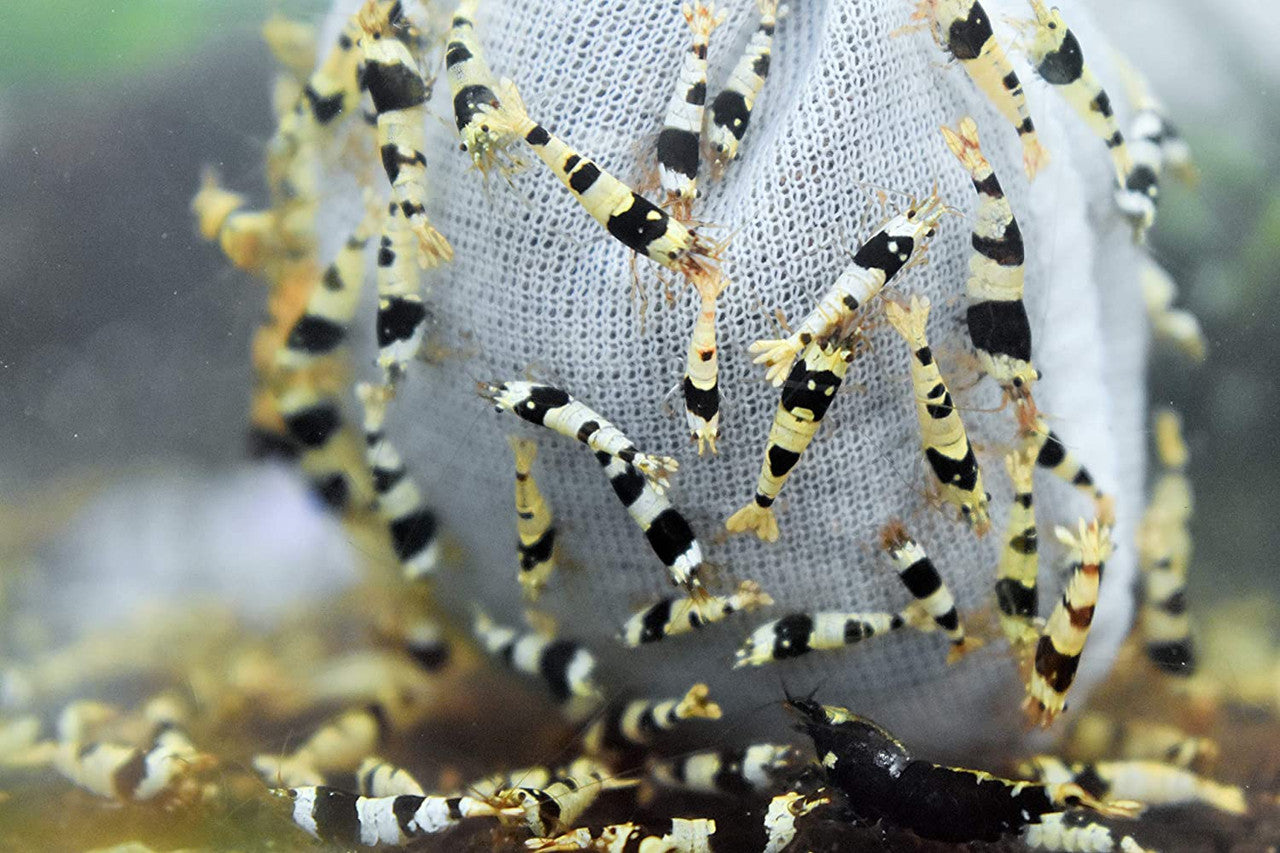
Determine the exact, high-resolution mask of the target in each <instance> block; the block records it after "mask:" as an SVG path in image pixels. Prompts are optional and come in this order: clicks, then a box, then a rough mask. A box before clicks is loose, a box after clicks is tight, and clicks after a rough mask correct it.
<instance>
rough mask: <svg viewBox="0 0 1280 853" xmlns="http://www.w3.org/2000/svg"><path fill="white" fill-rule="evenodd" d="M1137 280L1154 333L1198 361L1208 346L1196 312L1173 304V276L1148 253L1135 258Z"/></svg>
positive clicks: (1203, 355) (1176, 291)
mask: <svg viewBox="0 0 1280 853" xmlns="http://www.w3.org/2000/svg"><path fill="white" fill-rule="evenodd" d="M1139 264H1140V268H1139V270H1138V282H1139V284H1141V285H1142V300H1143V302H1145V303H1146V306H1147V321H1148V322H1149V323H1150V324H1151V330H1152V331H1153V332H1154V333H1155V335H1156V337H1158V338H1164V339H1165V340H1167V341H1169V342H1171V343H1172V344H1173V345H1174V346H1176V347H1177V348H1178V349H1180V350H1182V352H1183V353H1185V354H1186V355H1187V357H1188V358H1190V359H1191V360H1192V361H1195V362H1202V361H1204V359H1205V355H1206V353H1207V351H1208V349H1209V342H1208V341H1207V340H1206V339H1205V336H1204V331H1203V330H1202V329H1201V328H1200V321H1199V320H1197V319H1196V315H1194V314H1192V313H1191V312H1190V311H1187V310H1185V309H1182V308H1174V307H1173V303H1174V300H1176V299H1177V298H1178V285H1177V284H1176V283H1175V282H1174V280H1173V277H1172V276H1171V275H1169V273H1168V272H1167V271H1166V270H1165V269H1164V268H1162V267H1161V266H1160V265H1159V264H1157V263H1156V262H1155V261H1153V260H1152V259H1151V258H1149V257H1145V256H1144V257H1143V258H1141V259H1140V260H1139Z"/></svg>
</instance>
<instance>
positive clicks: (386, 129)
mask: <svg viewBox="0 0 1280 853" xmlns="http://www.w3.org/2000/svg"><path fill="white" fill-rule="evenodd" d="M395 8H398V7H395ZM360 25H361V26H362V27H363V28H364V35H363V37H362V38H361V39H360V47H361V50H362V52H363V56H364V81H365V84H366V85H367V86H368V88H369V95H370V96H371V97H372V98H373V106H374V109H375V110H376V111H377V114H378V152H379V154H380V156H381V159H382V166H383V169H384V170H385V171H386V173H387V180H388V181H389V182H390V183H391V197H392V199H393V200H394V201H395V203H396V204H397V205H399V207H400V210H401V212H402V213H403V214H404V216H405V218H406V219H407V220H408V222H409V226H410V227H411V228H412V229H413V233H414V234H415V235H416V236H417V238H418V265H419V266H421V267H423V268H429V267H433V266H436V265H437V264H439V263H441V262H444V261H449V260H452V259H453V247H452V246H450V245H449V241H448V240H446V239H445V238H444V236H443V235H442V234H441V233H440V232H439V231H437V230H436V229H435V228H434V227H432V225H431V223H430V222H429V221H428V220H427V207H426V202H427V158H426V155H425V154H423V149H425V148H426V145H427V138H426V133H427V131H426V101H427V98H428V97H430V95H431V85H430V83H429V82H428V81H427V80H425V79H424V78H423V76H422V73H421V72H420V71H419V70H418V61H417V60H416V59H415V58H414V56H413V54H412V53H410V51H409V48H408V47H407V46H406V45H405V44H404V42H402V41H400V40H399V39H397V38H395V28H396V27H398V26H402V25H403V22H401V21H398V20H395V21H393V20H390V19H389V17H388V15H387V13H386V11H385V10H380V9H379V7H378V4H377V3H376V2H375V0H369V2H368V3H367V4H366V6H365V8H364V10H363V11H362V12H361V14H360Z"/></svg>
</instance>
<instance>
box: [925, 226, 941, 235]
mask: <svg viewBox="0 0 1280 853" xmlns="http://www.w3.org/2000/svg"><path fill="white" fill-rule="evenodd" d="M937 233H938V232H937V230H936V229H934V228H930V229H929V230H928V231H926V232H924V236H925V237H932V236H933V235H934V234H937Z"/></svg>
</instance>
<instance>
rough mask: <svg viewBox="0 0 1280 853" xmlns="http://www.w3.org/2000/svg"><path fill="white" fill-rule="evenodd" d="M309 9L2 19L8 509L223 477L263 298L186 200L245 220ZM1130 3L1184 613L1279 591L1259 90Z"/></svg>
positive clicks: (156, 9)
mask: <svg viewBox="0 0 1280 853" xmlns="http://www.w3.org/2000/svg"><path fill="white" fill-rule="evenodd" d="M327 5H328V4H327V3H325V2H322V0H313V1H312V2H290V3H284V2H281V3H274V4H267V3H261V2H253V1H252V0H219V2H212V0H206V2H195V0H130V2H117V3H108V2H102V0H77V2H61V3H52V4H35V3H16V2H15V3H5V4H4V12H3V16H2V17H3V24H4V26H3V27H2V28H0V258H3V264H0V324H3V325H2V328H3V333H2V334H0V376H2V377H3V381H2V382H0V411H4V412H5V413H6V416H5V417H4V418H0V493H2V494H3V495H4V502H5V503H8V504H11V505H12V504H14V503H21V502H23V501H24V500H25V496H26V495H29V494H31V493H32V491H33V490H39V489H40V487H41V486H42V485H47V484H49V483H53V482H60V480H57V479H56V478H59V477H61V476H62V475H67V474H71V475H72V476H73V477H78V476H81V474H82V472H84V471H88V470H93V471H105V472H107V473H108V474H109V475H115V474H119V473H121V472H124V471H130V470H137V469H138V468H155V467H162V466H165V465H178V466H185V467H186V468H194V470H196V471H218V470H223V469H225V468H227V467H229V466H231V465H233V464H236V463H238V462H240V461H241V460H242V459H243V444H244V442H243V423H244V408H245V403H246V401H247V397H248V381H249V370H248V356H247V352H248V342H249V337H250V334H251V332H252V329H253V327H254V325H255V323H256V322H257V321H258V319H259V317H260V316H261V312H262V310H263V307H262V303H263V299H262V297H263V293H262V289H261V286H260V285H259V284H258V283H256V282H254V281H252V280H250V279H248V278H246V277H244V276H241V275H239V274H236V273H234V272H232V271H229V270H228V267H227V265H226V264H225V263H224V262H223V259H222V258H221V256H220V255H219V253H218V251H217V249H216V247H214V246H212V245H208V244H205V243H203V242H201V241H200V240H199V239H198V237H197V235H196V234H195V231H194V226H193V224H192V220H191V217H190V215H189V212H188V204H189V200H190V197H191V194H192V193H193V191H194V189H195V187H196V183H197V179H198V176H199V173H200V170H201V168H202V167H203V166H205V165H208V164H212V165H214V166H217V167H218V168H219V169H220V171H221V173H222V175H223V177H224V179H225V181H226V183H227V184H228V185H229V186H231V187H233V188H236V189H238V190H242V191H244V192H246V193H247V194H248V195H249V196H250V198H251V201H252V202H253V203H258V202H261V201H262V198H261V188H262V175H261V166H260V164H261V152H262V147H263V145H264V143H265V141H266V139H267V137H268V135H269V133H270V130H271V116H270V112H269V103H268V99H269V92H270V80H271V78H272V74H273V66H272V62H271V60H270V57H269V56H268V54H267V52H266V49H265V47H264V46H263V45H262V43H261V40H260V39H259V38H258V29H259V27H260V24H261V22H262V20H264V19H265V18H266V16H267V15H268V14H269V13H270V12H271V11H282V12H285V13H287V14H290V15H294V16H297V17H301V18H304V19H308V20H312V21H316V22H317V23H318V22H319V19H320V17H321V16H322V13H323V10H324V8H326V7H327ZM1227 6H1236V7H1239V9H1243V10H1245V11H1243V12H1238V13H1237V17H1241V18H1242V20H1245V21H1246V23H1247V22H1248V19H1247V17H1244V16H1247V15H1248V14H1250V13H1248V12H1247V6H1248V4H1239V3H1228V4H1226V6H1222V7H1220V6H1218V5H1215V4H1209V3H1207V2H1192V0H1183V2H1180V3H1174V4H1170V5H1166V6H1162V7H1160V8H1161V9H1163V10H1170V9H1178V10H1180V12H1181V13H1182V17H1183V18H1184V19H1186V20H1187V21H1189V22H1191V24H1192V25H1193V26H1194V22H1196V21H1197V20H1200V19H1201V18H1200V14H1201V11H1202V10H1208V9H1210V8H1213V9H1215V10H1218V9H1222V8H1226V7H1227ZM1141 8H1145V9H1147V10H1148V11H1149V10H1150V9H1151V8H1152V7H1151V5H1150V4H1138V6H1137V7H1135V9H1138V10H1139V11H1134V10H1130V11H1128V12H1127V13H1118V14H1119V17H1118V19H1117V23H1116V30H1115V31H1114V32H1115V37H1116V40H1117V42H1118V43H1124V42H1125V40H1126V39H1127V38H1128V37H1130V36H1133V37H1134V39H1135V54H1134V58H1135V60H1136V62H1137V64H1138V65H1139V66H1140V67H1143V68H1144V70H1146V71H1147V72H1148V73H1149V74H1151V76H1152V77H1153V78H1154V83H1155V85H1156V88H1157V90H1158V91H1159V92H1160V93H1161V95H1162V96H1163V97H1164V98H1165V99H1166V100H1167V101H1168V102H1169V103H1170V106H1171V108H1172V109H1171V112H1172V114H1173V116H1174V118H1175V120H1176V121H1178V122H1179V124H1180V125H1181V127H1182V130H1183V131H1184V133H1185V135H1186V136H1187V138H1188V139H1189V140H1190V142H1191V144H1192V147H1193V150H1194V152H1195V155H1196V158H1197V161H1198V164H1199V167H1200V169H1201V173H1202V180H1201V184H1200V186H1199V187H1198V188H1196V189H1194V190H1192V189H1187V188H1184V187H1181V186H1178V185H1175V184H1173V183H1172V182H1167V184H1166V187H1165V195H1164V198H1163V199H1162V202H1161V206H1160V216H1159V223H1158V226H1157V228H1156V230H1155V232H1154V237H1153V243H1152V251H1153V253H1154V254H1155V256H1156V258H1157V259H1158V260H1159V261H1160V262H1161V263H1162V264H1163V265H1164V266H1165V267H1166V268H1168V269H1169V270H1170V272H1172V273H1173V275H1174V277H1175V278H1176V279H1177V280H1178V281H1179V283H1180V285H1181V287H1182V297H1181V302H1182V304H1183V305H1185V306H1186V307H1188V308H1190V309H1191V310H1192V311H1194V312H1195V313H1196V314H1197V315H1198V316H1199V317H1200V319H1201V321H1202V322H1203V324H1204V327H1205V330H1206V332H1207V334H1208V337H1209V340H1210V356H1209V360H1208V362H1207V364H1205V365H1203V366H1192V365H1189V364H1187V363H1186V362H1185V361H1184V360H1182V359H1181V357H1180V356H1179V355H1178V354H1177V353H1175V352H1172V351H1170V350H1169V349H1167V348H1165V347H1163V346H1157V347H1156V349H1155V350H1154V352H1153V359H1152V370H1151V384H1150V388H1149V396H1150V398H1151V400H1152V402H1153V404H1157V403H1158V404H1172V405H1173V406H1174V407H1175V408H1177V409H1178V410H1179V411H1181V412H1182V413H1183V414H1184V416H1185V418H1186V424H1187V432H1188V439H1189V441H1190V444H1191V448H1192V454H1193V455H1192V475H1193V480H1194V482H1195V486H1196V493H1197V502H1198V512H1197V514H1196V517H1195V520H1194V522H1193V525H1194V532H1195V535H1196V543H1197V558H1196V560H1195V563H1194V569H1193V578H1192V586H1193V590H1194V596H1195V598H1196V599H1199V600H1206V599H1211V598H1217V597H1221V596H1226V595H1235V594H1238V593H1240V592H1246V591H1251V590H1252V591H1258V592H1264V591H1265V592H1266V593H1267V594H1268V595H1270V596H1273V597H1274V596H1276V595H1277V590H1280V580H1278V578H1280V573H1278V572H1277V570H1276V566H1275V555H1276V554H1277V553H1280V526H1278V525H1277V524H1276V520H1275V519H1276V510H1275V508H1274V507H1275V503H1276V499H1277V497H1278V496H1280V489H1277V484H1280V461H1278V460H1280V454H1277V452H1276V447H1277V444H1278V442H1277V427H1278V426H1280V418H1277V415H1276V413H1277V409H1278V408H1280V399H1278V398H1277V388H1276V379H1275V377H1276V372H1277V369H1278V368H1280V335H1278V334H1277V321H1276V319H1275V318H1276V308H1275V305H1276V299H1277V295H1278V294H1277V287H1276V281H1277V270H1280V169H1278V168H1277V166H1278V165H1280V150H1277V149H1278V146H1280V109H1277V106H1276V104H1277V100H1276V98H1275V97H1274V85H1275V83H1276V72H1275V69H1274V67H1271V66H1267V65H1264V64H1262V63H1260V62H1258V63H1255V62H1252V61H1251V60H1250V58H1249V54H1248V52H1247V51H1243V50H1237V49H1236V36H1235V35H1233V33H1235V32H1238V28H1236V29H1235V30H1233V29H1232V26H1230V25H1229V24H1230V22H1228V23H1227V24H1224V25H1223V26H1222V27H1221V29H1220V30H1218V29H1215V28H1205V29H1203V30H1199V29H1195V30H1193V31H1194V32H1195V34H1196V37H1197V38H1198V39H1200V41H1198V42H1197V50H1200V51H1201V53H1200V54H1199V55H1197V56H1196V57H1195V62H1196V63H1198V65H1193V64H1191V60H1190V59H1188V58H1187V56H1186V55H1185V54H1184V53H1183V52H1182V51H1180V50H1178V49H1172V50H1165V49H1164V45H1162V44H1161V41H1160V40H1161V35H1160V33H1159V31H1158V30H1157V31H1155V32H1153V31H1152V30H1151V29H1149V27H1150V21H1151V20H1152V17H1151V15H1150V14H1143V13H1141V11H1140V9H1141ZM1162 15H1163V12H1162ZM1165 17H1169V16H1165ZM1174 18H1176V16H1173V17H1172V18H1170V19H1174ZM1143 27H1146V28H1147V29H1145V30H1144V31H1142V32H1141V39H1138V38H1137V34H1138V32H1139V28H1143ZM87 33H92V34H93V37H92V38H86V37H84V35H85V34H87ZM1273 34H1274V30H1273ZM1143 50H1145V51H1146V53H1147V54H1148V56H1144V55H1143V52H1142V51H1143ZM1169 53H1172V54H1174V56H1173V57H1172V58H1170V57H1169V56H1168V55H1167V54H1169ZM1148 58H1152V59H1154V60H1156V61H1154V62H1153V63H1151V64H1148V63H1147V62H1145V61H1144V60H1146V59H1148ZM1162 62H1163V67H1162ZM1213 63H1217V65H1215V66H1213V67H1214V68H1215V70H1216V73H1217V76H1216V77H1214V76H1213V75H1209V78H1210V79H1211V81H1212V85H1214V86H1216V87H1217V90H1215V91H1214V92H1213V93H1211V94H1213V97H1211V98H1206V97H1204V94H1203V89H1204V86H1205V81H1204V80H1203V79H1200V80H1199V81H1198V82H1199V86H1200V89H1201V93H1200V95H1199V96H1197V95H1196V92H1195V91H1194V90H1195V88H1196V87H1195V86H1194V85H1188V86H1185V87H1184V85H1183V83H1184V82H1186V83H1192V82H1195V81H1194V80H1193V78H1195V77H1200V76H1201V75H1200V71H1201V70H1203V69H1204V68H1207V67H1209V66H1210V65H1213ZM1152 65H1154V66H1155V67H1154V68H1153V67H1151V66H1152ZM1224 81H1225V82H1224ZM1218 90H1220V91H1218ZM1206 104H1208V105H1209V106H1206ZM4 535H10V534H7V533H6V534H4Z"/></svg>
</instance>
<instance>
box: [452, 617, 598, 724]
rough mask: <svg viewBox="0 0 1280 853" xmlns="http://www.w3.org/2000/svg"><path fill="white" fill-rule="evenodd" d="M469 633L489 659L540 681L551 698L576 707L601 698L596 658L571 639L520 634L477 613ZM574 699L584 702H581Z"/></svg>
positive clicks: (518, 631)
mask: <svg viewBox="0 0 1280 853" xmlns="http://www.w3.org/2000/svg"><path fill="white" fill-rule="evenodd" d="M472 633H474V634H475V637H476V639H477V640H478V641H479V642H480V645H481V646H482V647H483V648H484V650H485V651H486V652H488V653H489V655H490V656H492V657H495V658H497V659H499V660H502V661H504V662H505V663H506V664H507V666H509V667H511V668H512V669H514V670H515V671H517V672H521V673H524V674H525V675H530V676H534V677H536V678H540V679H542V681H543V683H544V684H546V686H547V689H548V690H549V691H550V692H551V695H552V697H553V698H554V699H555V700H556V701H557V702H560V703H562V704H565V703H569V704H571V705H572V706H574V707H575V708H576V707H577V706H579V705H583V706H585V705H586V704H588V702H589V703H590V704H592V705H594V704H595V703H596V702H597V701H598V700H599V698H600V688H599V686H598V685H597V684H596V681H595V669H596V658H595V655H593V654H592V653H591V652H590V651H588V650H587V648H586V647H585V646H583V645H581V644H580V643H578V642H575V641H573V640H562V639H557V638H556V637H555V636H553V635H551V634H549V633H543V632H540V631H523V632H522V631H520V630H519V629H517V628H512V627H510V626H507V625H499V624H497V623H495V622H494V621H493V620H492V619H490V618H489V616H488V615H486V614H485V613H483V612H479V611H477V613H476V617H475V620H474V622H473V624H472ZM574 700H583V701H581V702H578V701H574Z"/></svg>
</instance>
